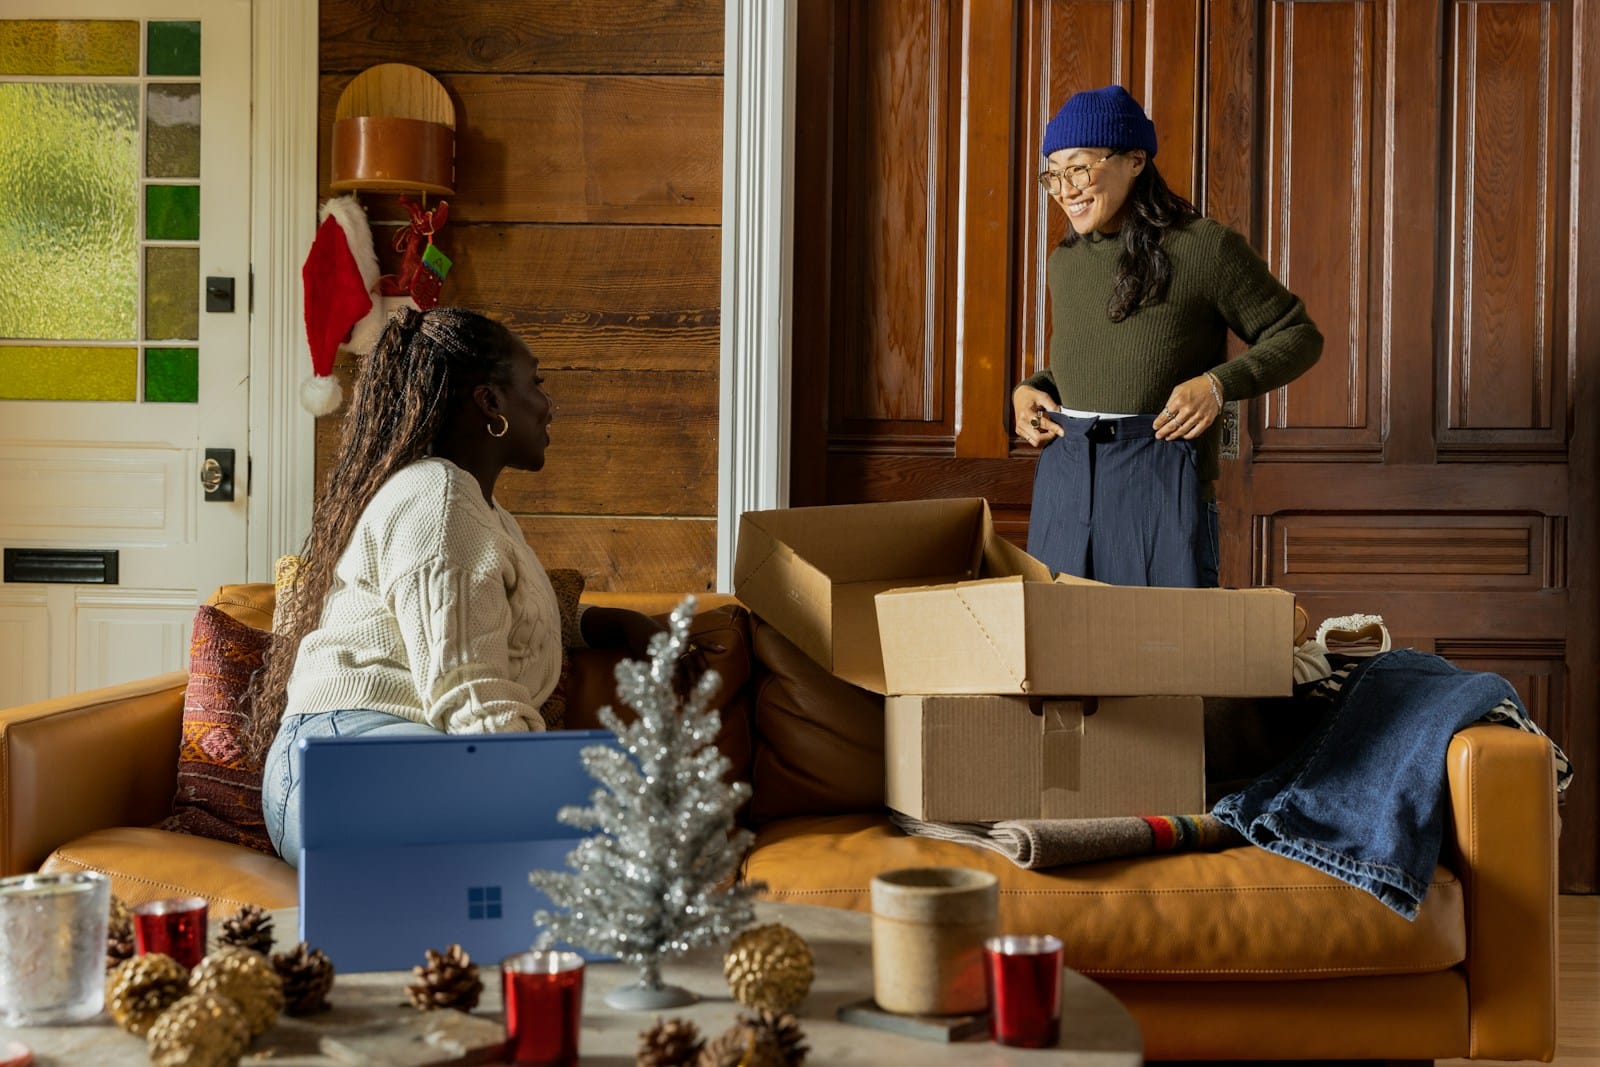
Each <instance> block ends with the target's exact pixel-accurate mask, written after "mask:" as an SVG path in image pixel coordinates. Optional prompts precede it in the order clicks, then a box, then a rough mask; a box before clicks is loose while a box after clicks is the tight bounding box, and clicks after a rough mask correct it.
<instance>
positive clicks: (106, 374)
mask: <svg viewBox="0 0 1600 1067" xmlns="http://www.w3.org/2000/svg"><path fill="white" fill-rule="evenodd" d="M138 381H139V350H138V349H136V348H67V347H59V348H58V347H54V346H50V347H46V346H43V345H40V346H11V345H0V400H132V399H134V396H135V391H136V390H137V388H138Z"/></svg>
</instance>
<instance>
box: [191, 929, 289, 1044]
mask: <svg viewBox="0 0 1600 1067" xmlns="http://www.w3.org/2000/svg"><path fill="white" fill-rule="evenodd" d="M189 989H190V990H191V991H193V992H195V993H216V994H218V995H219V996H224V997H227V998H228V999H230V1000H232V1001H233V1002H234V1003H236V1004H238V1005H239V1011H240V1012H241V1013H243V1015H244V1021H245V1023H246V1024H247V1025H248V1026H249V1027H250V1036H251V1037H258V1036H260V1035H261V1034H264V1033H266V1032H267V1030H268V1029H269V1028H270V1027H271V1026H272V1024H273V1023H274V1022H275V1021H276V1020H277V1018H278V1013H279V1012H280V1011H282V1010H283V979H282V978H279V977H278V972H277V971H275V970H273V969H272V963H271V962H270V961H269V960H268V959H267V958H266V957H265V956H263V955H262V954H261V953H259V952H252V951H250V950H249V949H247V948H233V947H231V946H224V947H222V948H219V949H217V950H215V951H214V952H212V953H211V955H209V956H207V957H206V958H205V959H203V960H201V961H200V962H199V964H197V965H196V966H195V969H194V972H193V973H192V974H190V975H189Z"/></svg>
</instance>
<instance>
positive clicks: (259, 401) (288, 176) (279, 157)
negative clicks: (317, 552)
mask: <svg viewBox="0 0 1600 1067" xmlns="http://www.w3.org/2000/svg"><path fill="white" fill-rule="evenodd" d="M253 7H254V11H253V18H254V26H253V36H254V47H253V49H252V52H253V55H254V64H255V69H254V72H253V82H254V85H253V88H252V95H253V101H252V102H253V105H254V116H255V129H254V130H253V131H252V135H253V136H252V141H251V152H250V174H251V179H250V203H251V215H252V217H251V226H250V244H251V249H250V262H251V264H252V268H253V278H252V283H253V284H252V287H251V294H252V305H253V312H252V314H251V318H250V461H251V471H250V495H251V508H250V532H249V549H248V555H247V557H246V558H247V561H248V571H249V573H248V575H247V576H246V577H247V578H248V580H250V581H271V580H272V564H273V561H274V560H276V559H277V558H278V557H279V556H282V555H286V554H289V553H292V552H298V551H299V550H300V545H301V543H302V542H303V541H304V540H305V536H306V533H307V531H309V530H310V529H311V504H312V499H313V497H314V495H315V490H316V446H317V442H316V420H315V419H314V418H312V417H311V415H310V414H309V413H308V412H307V411H306V410H305V409H304V408H302V407H301V406H300V399H299V395H300V394H299V383H300V379H301V378H302V377H303V376H305V375H306V374H308V373H310V370H311V356H310V353H309V352H308V351H307V348H306V331H305V319H304V312H303V310H302V306H303V301H302V292H301V287H302V283H301V280H300V266H301V264H302V263H303V262H304V261H305V257H306V252H307V250H309V249H310V248H311V239H312V237H313V236H315V234H316V224H317V85H318V73H319V72H318V69H317V46H318V23H317V0H254V4H253Z"/></svg>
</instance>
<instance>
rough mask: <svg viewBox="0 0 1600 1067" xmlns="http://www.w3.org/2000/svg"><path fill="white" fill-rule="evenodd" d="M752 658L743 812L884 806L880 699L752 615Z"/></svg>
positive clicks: (767, 817) (761, 814)
mask: <svg viewBox="0 0 1600 1067" xmlns="http://www.w3.org/2000/svg"><path fill="white" fill-rule="evenodd" d="M750 640H751V644H752V645H753V646H754V648H755V653H756V660H757V661H758V664H759V665H758V667H757V671H758V673H757V679H756V687H755V754H754V763H753V765H752V768H751V779H750V780H751V782H752V783H753V784H754V785H755V787H756V789H755V796H754V797H753V798H751V801H750V817H751V819H752V820H753V821H754V822H755V823H756V824H758V825H759V824H760V823H763V822H770V821H772V820H774V819H784V818H788V817H790V816H794V815H829V814H839V813H845V812H877V811H881V810H882V808H883V698H882V697H881V696H878V695H877V694H875V693H869V692H867V691H866V690H865V689H859V688H857V687H856V686H853V685H851V684H850V683H849V682H846V681H844V680H842V679H840V678H837V677H835V676H834V675H833V674H831V673H829V671H828V670H827V669H826V668H824V667H822V666H820V665H819V664H817V662H816V661H815V660H813V659H812V658H811V657H810V656H808V655H806V654H805V653H804V652H802V651H800V649H799V648H798V647H796V646H795V644H794V643H793V642H792V641H790V640H789V639H788V638H786V637H784V636H783V635H782V634H780V633H779V632H778V631H777V630H776V629H775V628H773V627H772V626H771V625H770V624H769V623H766V622H764V621H762V620H761V619H760V618H758V617H756V616H751V619H750Z"/></svg>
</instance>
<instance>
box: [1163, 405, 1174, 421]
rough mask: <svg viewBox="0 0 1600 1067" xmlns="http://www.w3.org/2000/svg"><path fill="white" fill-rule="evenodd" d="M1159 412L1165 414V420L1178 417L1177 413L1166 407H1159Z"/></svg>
mask: <svg viewBox="0 0 1600 1067" xmlns="http://www.w3.org/2000/svg"><path fill="white" fill-rule="evenodd" d="M1161 414H1163V415H1165V416H1166V417H1167V421H1168V422H1171V421H1172V420H1173V419H1175V418H1177V417H1178V416H1177V415H1175V414H1173V413H1172V412H1170V411H1168V410H1167V409H1166V408H1162V409H1161Z"/></svg>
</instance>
